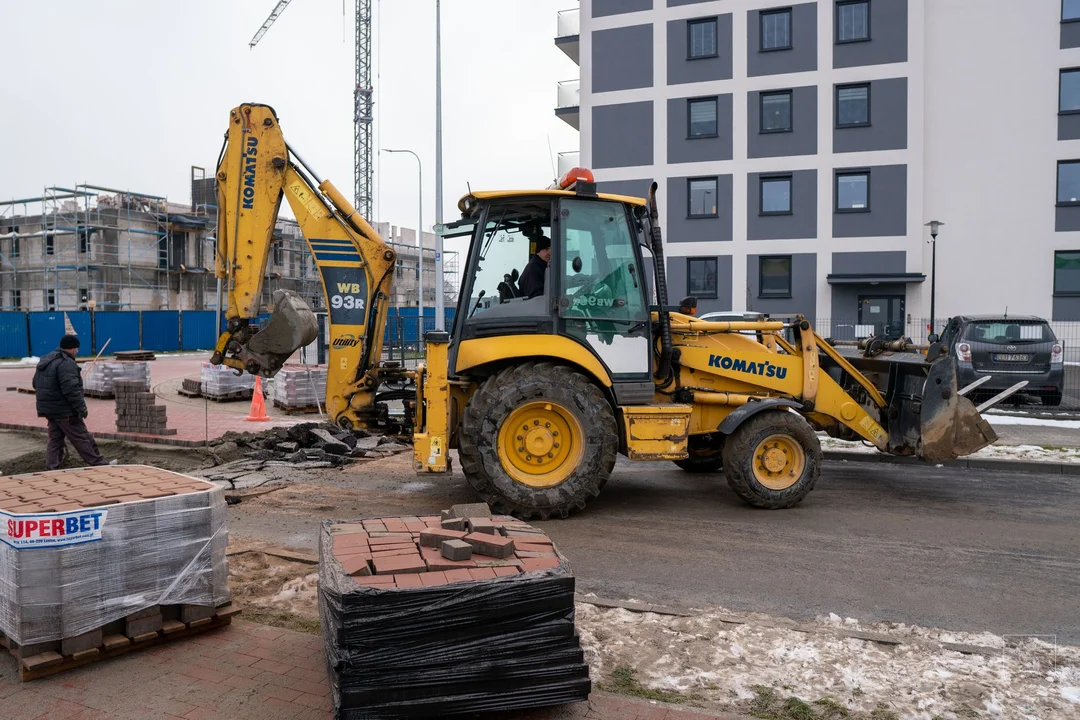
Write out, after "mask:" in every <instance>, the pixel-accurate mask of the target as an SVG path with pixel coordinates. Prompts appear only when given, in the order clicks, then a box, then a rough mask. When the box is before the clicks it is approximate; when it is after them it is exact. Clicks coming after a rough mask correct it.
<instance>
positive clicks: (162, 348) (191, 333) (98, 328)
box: [0, 307, 454, 358]
mask: <svg viewBox="0 0 1080 720" xmlns="http://www.w3.org/2000/svg"><path fill="white" fill-rule="evenodd" d="M216 315H217V313H216V312H215V311H213V310H142V311H136V310H130V311H125V310H117V311H103V312H89V311H85V310H79V311H70V310H69V311H55V312H0V358H24V357H29V356H31V355H36V356H38V357H41V356H42V355H45V354H46V353H49V352H51V351H53V350H54V349H56V347H57V345H58V344H59V342H60V338H61V337H63V335H64V334H65V331H66V327H67V323H70V324H71V328H72V329H73V330H74V331H75V334H76V335H78V336H79V338H80V339H81V340H82V344H81V345H80V346H79V354H80V355H84V356H89V355H95V354H97V352H98V351H99V350H101V349H102V348H103V347H104V348H105V352H106V354H107V355H108V354H112V353H114V352H119V351H122V350H153V351H155V352H180V351H189V350H190V351H196V350H212V349H213V347H214V345H215V344H216V343H217V339H218V336H219V335H220V331H221V330H224V325H225V318H224V315H223V316H222V327H221V328H217V329H215V327H214V318H215V316H216ZM269 318H270V316H269V315H260V316H259V317H258V319H257V320H256V323H257V324H260V325H261V324H264V323H266V321H267V320H269ZM453 319H454V308H446V327H447V328H449V327H451V325H452V324H453ZM434 329H435V308H431V307H428V308H424V328H423V331H421V330H420V315H419V312H418V309H417V308H390V309H389V312H388V315H387V320H386V330H385V334H384V336H383V342H384V344H385V345H386V346H387V347H416V346H418V345H419V339H420V337H422V334H423V332H427V331H429V330H434ZM106 342H108V346H107V347H106V345H105V343H106Z"/></svg>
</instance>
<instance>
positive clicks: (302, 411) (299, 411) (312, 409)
mask: <svg viewBox="0 0 1080 720" xmlns="http://www.w3.org/2000/svg"><path fill="white" fill-rule="evenodd" d="M274 407H276V408H277V409H278V410H280V411H281V412H283V413H285V414H286V415H314V414H316V413H318V412H321V411H322V408H320V407H318V406H317V405H307V406H305V407H289V406H288V405H286V404H285V403H283V402H281V401H280V400H275V401H274Z"/></svg>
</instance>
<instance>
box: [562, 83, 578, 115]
mask: <svg viewBox="0 0 1080 720" xmlns="http://www.w3.org/2000/svg"><path fill="white" fill-rule="evenodd" d="M580 105H581V81H580V80H563V81H562V82H560V83H559V95H558V105H556V107H557V108H559V109H560V110H561V109H563V108H572V107H579V106H580Z"/></svg>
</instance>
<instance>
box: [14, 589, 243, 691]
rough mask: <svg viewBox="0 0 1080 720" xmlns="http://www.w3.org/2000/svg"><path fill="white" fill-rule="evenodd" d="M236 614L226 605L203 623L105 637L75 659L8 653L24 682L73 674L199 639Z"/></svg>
mask: <svg viewBox="0 0 1080 720" xmlns="http://www.w3.org/2000/svg"><path fill="white" fill-rule="evenodd" d="M239 613H240V608H238V607H236V606H234V605H232V604H229V605H224V606H222V607H219V608H218V609H217V612H216V613H215V614H214V616H213V617H209V618H204V619H202V620H194V621H192V622H189V623H186V624H185V623H182V622H180V621H179V620H166V621H165V622H164V623H162V625H163V629H162V630H159V631H158V632H155V633H147V634H145V635H139V636H137V637H134V638H129V637H127V636H126V635H106V636H105V637H104V639H103V641H102V645H101V647H96V648H91V649H90V650H84V651H82V652H77V653H75V654H74V655H61V654H60V653H58V652H54V651H51V650H50V651H49V652H43V653H38V654H37V655H31V656H30V657H27V658H21V659H20V658H19V655H18V651H17V650H15V649H10V650H9V652H10V653H11V654H12V655H13V656H14V657H15V659H16V660H18V662H19V679H20V680H22V681H23V682H27V681H29V680H37V679H39V678H43V677H48V676H50V675H56V674H57V673H62V672H67V671H68V670H74V669H75V668H77V667H82V666H83V665H89V664H90V663H94V662H100V661H101V660H106V659H108V658H112V657H116V656H117V655H125V654H127V653H129V652H134V651H136V650H143V649H144V648H148V647H153V646H155V645H160V644H162V643H166V642H170V641H172V640H178V639H180V638H185V637H189V636H191V635H198V634H199V633H203V632H206V631H207V630H214V629H217V628H220V627H225V626H226V625H228V624H230V623H231V622H232V619H233V616H234V615H238V614H239Z"/></svg>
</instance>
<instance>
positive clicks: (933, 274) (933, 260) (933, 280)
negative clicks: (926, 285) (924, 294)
mask: <svg viewBox="0 0 1080 720" xmlns="http://www.w3.org/2000/svg"><path fill="white" fill-rule="evenodd" d="M944 224H945V223H943V222H941V221H940V220H931V221H930V222H928V223H926V225H925V227H928V228H930V247H931V250H930V333H929V334H931V335H932V334H933V333H934V327H935V322H934V321H935V315H934V312H935V310H936V302H937V236H938V228H940V227H942V226H943V225H944Z"/></svg>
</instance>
